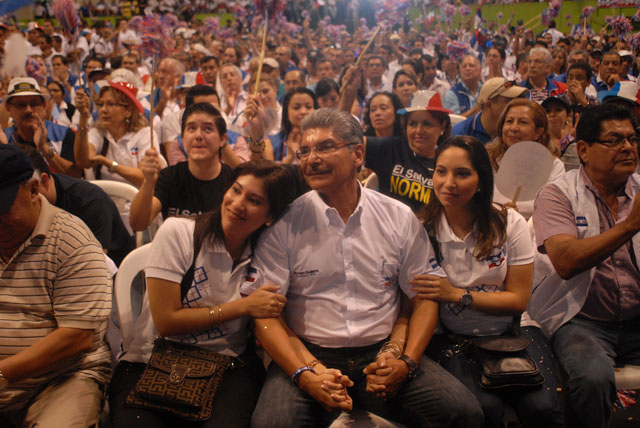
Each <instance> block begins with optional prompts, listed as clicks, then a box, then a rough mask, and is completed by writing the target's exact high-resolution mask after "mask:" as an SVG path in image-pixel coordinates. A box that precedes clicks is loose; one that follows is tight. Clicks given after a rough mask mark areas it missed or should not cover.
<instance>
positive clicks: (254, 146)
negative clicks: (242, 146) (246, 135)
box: [249, 140, 264, 153]
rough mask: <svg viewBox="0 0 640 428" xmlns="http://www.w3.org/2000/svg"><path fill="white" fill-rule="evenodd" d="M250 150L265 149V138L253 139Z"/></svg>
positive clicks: (254, 151)
mask: <svg viewBox="0 0 640 428" xmlns="http://www.w3.org/2000/svg"><path fill="white" fill-rule="evenodd" d="M249 150H251V151H252V152H253V153H262V152H263V151H264V140H258V141H253V140H251V142H250V143H249Z"/></svg>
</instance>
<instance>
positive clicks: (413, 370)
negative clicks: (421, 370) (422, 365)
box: [398, 354, 418, 379]
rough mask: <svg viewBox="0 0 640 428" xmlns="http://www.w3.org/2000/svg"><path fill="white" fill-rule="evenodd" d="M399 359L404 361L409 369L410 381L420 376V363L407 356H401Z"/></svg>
mask: <svg viewBox="0 0 640 428" xmlns="http://www.w3.org/2000/svg"><path fill="white" fill-rule="evenodd" d="M398 359H399V360H401V361H404V363H405V364H406V365H407V367H408V368H409V379H412V378H414V377H416V375H417V374H418V363H416V362H415V361H413V358H411V357H410V356H408V355H407V354H402V355H400V356H399V357H398Z"/></svg>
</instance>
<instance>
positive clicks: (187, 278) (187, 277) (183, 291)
mask: <svg viewBox="0 0 640 428" xmlns="http://www.w3.org/2000/svg"><path fill="white" fill-rule="evenodd" d="M201 227H202V222H201V221H200V217H198V218H196V220H195V226H194V228H193V260H192V262H191V266H189V269H187V271H186V272H185V274H184V276H183V277H182V281H181V282H180V301H181V302H182V301H183V300H184V298H185V296H186V295H187V293H188V292H189V289H190V288H191V284H192V283H193V273H194V269H195V265H196V257H198V253H199V252H200V249H201V248H202V239H201V238H199V236H202V234H201V233H198V232H199V229H200V228H201Z"/></svg>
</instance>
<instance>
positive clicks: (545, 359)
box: [427, 327, 564, 428]
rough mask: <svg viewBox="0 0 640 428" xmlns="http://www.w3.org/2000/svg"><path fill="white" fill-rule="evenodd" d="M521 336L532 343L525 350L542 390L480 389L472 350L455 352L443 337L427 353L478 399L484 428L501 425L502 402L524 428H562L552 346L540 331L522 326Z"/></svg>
mask: <svg viewBox="0 0 640 428" xmlns="http://www.w3.org/2000/svg"><path fill="white" fill-rule="evenodd" d="M520 336H521V337H524V338H526V339H529V340H530V341H531V342H532V343H531V344H530V345H529V346H528V347H527V352H528V353H529V356H530V357H531V358H532V359H533V361H535V362H536V364H537V365H538V369H540V373H541V374H542V375H543V376H544V384H543V385H542V386H541V387H538V388H532V389H526V390H522V391H520V392H514V391H508V392H506V391H505V392H497V391H495V392H494V391H487V390H485V389H483V388H482V387H481V386H480V376H481V374H482V365H481V363H480V362H479V361H478V360H477V359H476V358H475V356H473V354H472V353H471V350H469V351H462V350H458V348H457V347H456V344H455V343H454V342H453V341H451V340H450V339H449V337H448V336H446V335H438V336H434V339H432V340H431V344H430V345H429V349H428V350H427V352H428V354H429V355H430V356H432V358H434V359H437V360H438V361H439V362H440V364H442V366H443V367H444V368H446V369H447V370H448V371H449V372H451V374H453V375H454V376H455V377H456V378H458V379H459V380H460V382H462V383H463V384H464V385H465V386H466V387H467V388H469V389H470V390H471V392H473V394H474V395H475V396H476V397H477V398H478V401H479V402H480V405H481V406H482V410H483V412H484V426H485V428H498V427H502V426H503V422H502V420H503V418H504V405H505V403H508V404H509V405H510V406H511V407H512V408H513V410H514V411H515V413H516V415H518V419H519V420H520V423H521V424H522V426H523V427H530V428H533V427H539V428H551V427H563V426H564V418H563V415H562V412H561V411H560V406H559V404H558V394H557V392H556V380H555V373H554V371H555V370H554V368H555V367H554V366H555V362H554V361H555V360H554V359H553V353H552V352H551V347H550V345H549V344H548V342H547V340H546V339H545V337H544V335H543V334H542V332H541V331H540V329H539V328H536V327H522V328H521V329H520ZM456 350H458V351H456Z"/></svg>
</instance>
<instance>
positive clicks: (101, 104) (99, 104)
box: [96, 103, 127, 110]
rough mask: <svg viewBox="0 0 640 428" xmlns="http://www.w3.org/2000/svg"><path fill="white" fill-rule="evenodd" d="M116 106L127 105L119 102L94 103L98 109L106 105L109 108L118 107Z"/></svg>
mask: <svg viewBox="0 0 640 428" xmlns="http://www.w3.org/2000/svg"><path fill="white" fill-rule="evenodd" d="M118 106H120V107H127V105H126V104H120V103H96V107H97V108H99V109H101V108H102V107H106V108H108V109H109V110H111V109H112V108H114V107H118Z"/></svg>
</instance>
